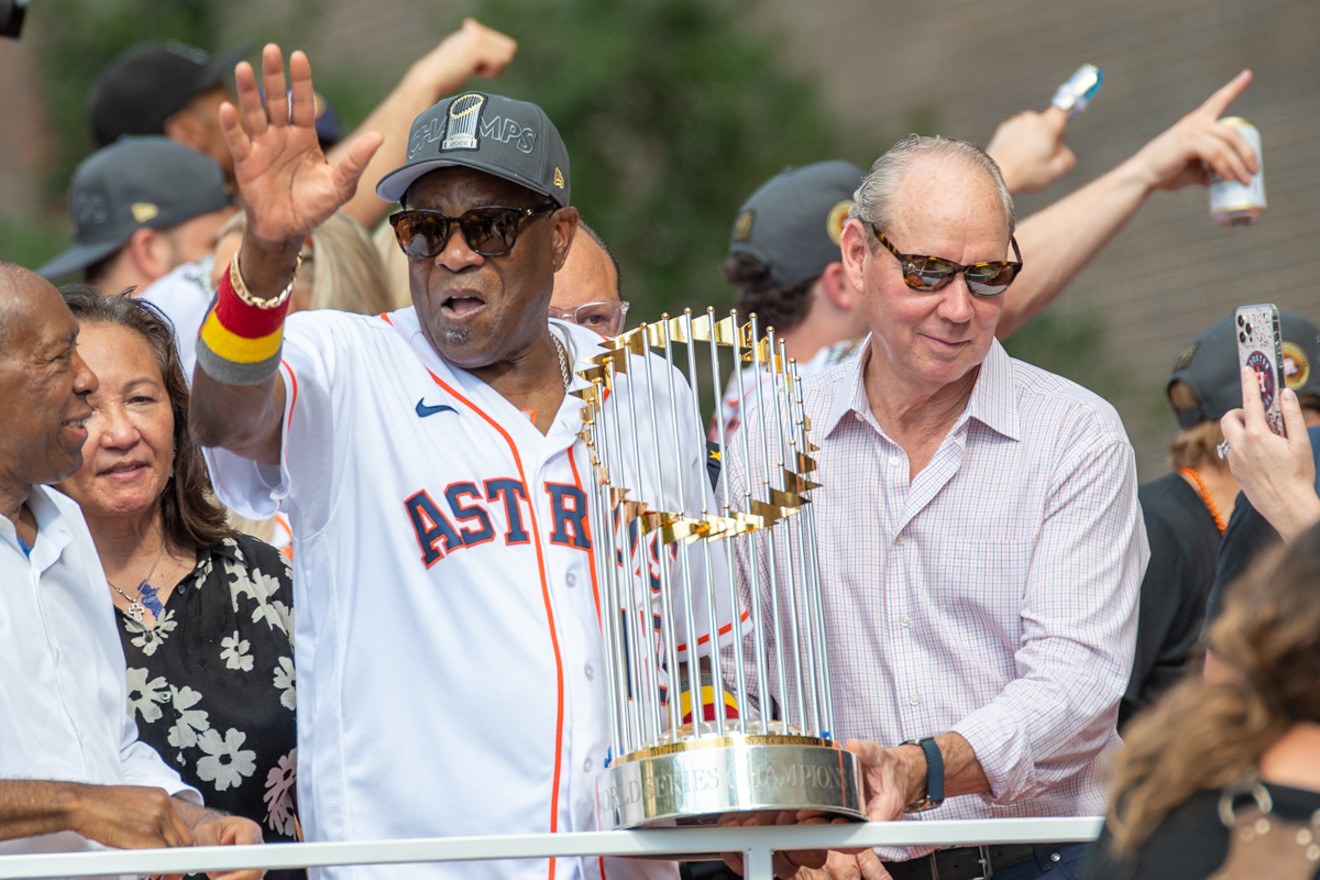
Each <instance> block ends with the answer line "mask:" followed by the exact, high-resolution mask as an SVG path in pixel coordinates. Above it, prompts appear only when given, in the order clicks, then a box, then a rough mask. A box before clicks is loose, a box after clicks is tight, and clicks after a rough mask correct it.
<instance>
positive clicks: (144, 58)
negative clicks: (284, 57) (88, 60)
mask: <svg viewBox="0 0 1320 880" xmlns="http://www.w3.org/2000/svg"><path fill="white" fill-rule="evenodd" d="M250 51H251V47H250V46H247V45H243V46H236V47H234V48H233V49H229V50H226V51H225V52H221V53H220V54H218V55H216V56H215V57H214V58H212V57H211V56H210V55H207V54H206V53H205V52H203V51H202V50H201V49H198V48H195V47H193V46H189V45H186V44H184V43H175V42H171V43H164V44H161V43H144V44H142V45H138V46H134V47H133V48H131V49H129V50H128V51H126V52H124V53H122V54H121V55H119V56H118V57H117V58H115V60H114V61H111V62H110V64H109V66H107V67H106V69H105V70H103V71H101V75H100V76H99V77H97V78H96V83H95V84H94V85H93V86H92V96H91V106H90V113H91V123H92V140H93V141H95V142H96V145H97V146H98V147H104V146H106V145H108V144H112V143H114V142H115V141H117V140H119V138H121V137H123V136H124V135H131V134H164V133H165V120H167V119H169V118H170V117H171V116H173V115H174V114H175V113H178V112H179V111H180V110H182V109H183V106H184V105H185V104H187V103H188V102H189V101H191V100H192V99H193V98H195V97H197V96H198V95H200V94H202V93H203V92H207V91H210V90H211V89H213V88H215V87H216V86H218V85H220V84H221V83H222V82H224V80H225V75H226V74H227V73H228V72H229V71H231V70H233V69H234V65H235V64H237V63H238V62H239V61H241V60H243V58H244V57H246V56H247V55H248V54H249V52H250Z"/></svg>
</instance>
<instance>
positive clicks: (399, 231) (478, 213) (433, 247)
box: [390, 202, 559, 260]
mask: <svg viewBox="0 0 1320 880" xmlns="http://www.w3.org/2000/svg"><path fill="white" fill-rule="evenodd" d="M557 207H559V206H558V205H556V204H555V203H554V202H546V203H545V204H544V205H537V206H535V207H532V208H504V207H500V206H491V207H488V208H473V209H472V210H470V211H464V212H463V214H462V215H460V216H458V217H449V216H447V215H445V214H441V213H440V212H439V211H427V210H421V209H418V210H412V211H399V212H397V213H394V214H391V215H390V225H391V226H393V227H394V237H395V238H396V239H398V241H399V247H401V248H403V252H404V253H405V254H407V255H408V256H409V257H410V258H412V259H414V260H429V259H431V258H433V257H435V256H438V255H439V254H440V252H441V251H443V250H444V249H445V246H446V245H447V244H449V235H450V233H451V232H452V231H453V224H454V223H457V224H458V229H459V231H460V232H462V233H463V240H464V241H465V242H467V246H468V247H469V248H471V249H472V251H473V253H477V254H480V255H481V256H483V257H502V256H504V255H505V254H507V253H508V252H509V251H511V250H513V243H514V242H515V241H517V240H518V227H519V226H520V225H521V224H522V222H523V220H525V219H526V218H528V217H531V216H533V215H535V214H543V213H545V212H546V211H553V210H554V209H555V208H557Z"/></svg>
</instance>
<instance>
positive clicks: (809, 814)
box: [719, 810, 854, 878]
mask: <svg viewBox="0 0 1320 880" xmlns="http://www.w3.org/2000/svg"><path fill="white" fill-rule="evenodd" d="M847 821H848V820H847V819H842V818H839V817H837V816H829V815H826V814H824V813H821V812H819V811H818V810H760V811H757V812H754V813H725V814H724V816H723V817H722V818H721V819H720V821H719V824H720V825H722V826H724V827H726V828H732V827H739V826H741V827H747V828H750V827H757V826H761V825H826V824H835V823H840V822H847ZM829 855H831V853H830V852H829V851H828V850H823V849H810V850H795V851H782V852H779V851H776V852H775V854H774V871H775V876H776V877H785V878H787V877H796V876H798V875H799V872H800V871H802V870H811V869H819V868H823V867H824V866H825V864H826V858H827V857H828V856H829ZM720 858H722V859H724V863H725V864H726V865H728V866H729V867H730V868H732V869H733V870H734V871H736V872H737V873H738V874H742V873H743V854H742V853H740V852H734V853H721V854H720ZM848 858H854V857H853V856H851V855H850V856H848Z"/></svg>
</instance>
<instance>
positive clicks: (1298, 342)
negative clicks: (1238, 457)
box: [1118, 312, 1320, 732]
mask: <svg viewBox="0 0 1320 880" xmlns="http://www.w3.org/2000/svg"><path fill="white" fill-rule="evenodd" d="M1279 326H1280V327H1281V328H1282V334H1281V338H1280V340H1279V346H1278V348H1279V349H1280V350H1281V351H1282V352H1283V354H1282V357H1281V361H1282V367H1283V373H1284V378H1285V381H1284V383H1283V384H1284V386H1285V387H1288V386H1289V383H1291V390H1292V393H1294V394H1301V395H1303V396H1304V399H1306V400H1308V401H1311V402H1313V403H1315V404H1317V405H1320V374H1317V373H1315V372H1314V371H1313V370H1312V368H1311V364H1313V363H1316V362H1317V359H1318V358H1320V341H1318V339H1317V337H1320V329H1317V328H1316V325H1315V324H1313V323H1311V321H1309V320H1307V319H1306V318H1305V317H1304V316H1302V315H1299V314H1297V313H1295V312H1282V313H1280V315H1279ZM1238 329H1239V328H1238V326H1237V325H1236V323H1235V319H1234V317H1233V316H1230V317H1228V318H1226V319H1224V320H1223V321H1220V322H1219V323H1217V324H1215V325H1214V326H1213V327H1210V328H1209V329H1207V330H1204V331H1203V332H1201V333H1199V334H1198V335H1197V336H1196V337H1194V338H1193V339H1192V340H1191V341H1190V342H1189V343H1188V345H1187V347H1186V348H1184V349H1183V350H1182V352H1181V353H1180V354H1179V355H1178V357H1177V359H1176V360H1175V362H1174V365H1173V372H1172V374H1171V375H1170V377H1169V384H1168V389H1167V391H1168V398H1169V403H1170V405H1171V406H1172V407H1173V411H1174V414H1175V415H1176V416H1177V418H1178V424H1179V426H1180V430H1179V432H1178V434H1177V435H1176V436H1175V437H1174V439H1173V440H1172V442H1170V444H1169V450H1168V451H1169V465H1170V468H1171V470H1170V472H1169V473H1167V474H1165V475H1164V476H1162V477H1159V478H1157V479H1154V480H1152V481H1150V482H1148V483H1146V484H1145V485H1143V486H1142V487H1141V488H1140V490H1139V491H1138V497H1139V498H1140V500H1141V510H1142V517H1143V519H1144V520H1145V524H1146V533H1147V536H1148V538H1149V540H1150V553H1151V557H1150V564H1149V565H1148V566H1147V569H1146V574H1145V577H1144V578H1143V580H1142V583H1141V599H1140V614H1139V615H1138V624H1137V647H1136V654H1135V657H1134V659H1133V666H1132V678H1131V680H1130V681H1129V682H1128V688H1127V691H1126V693H1125V694H1124V695H1123V700H1122V702H1121V703H1120V704H1119V710H1118V727H1119V730H1120V732H1124V731H1125V730H1126V728H1127V725H1128V723H1129V722H1130V721H1131V720H1132V718H1133V717H1134V716H1135V715H1136V714H1138V713H1139V712H1140V711H1142V710H1144V709H1145V708H1147V707H1149V706H1150V705H1152V704H1154V703H1155V702H1156V701H1157V700H1158V699H1159V698H1160V697H1161V696H1162V695H1163V694H1164V693H1165V692H1166V691H1167V690H1168V689H1169V688H1170V687H1172V686H1173V685H1174V684H1175V683H1177V681H1178V680H1179V679H1181V678H1183V676H1184V673H1185V672H1186V671H1187V670H1188V668H1189V667H1190V664H1192V663H1199V662H1200V661H1199V653H1198V645H1199V643H1200V641H1201V629H1202V625H1203V623H1204V621H1205V609H1206V602H1207V600H1208V598H1209V594H1210V589H1211V585H1212V584H1213V583H1214V580H1215V564H1216V560H1217V559H1218V558H1219V548H1220V545H1221V543H1222V542H1223V536H1224V532H1225V530H1226V528H1227V524H1228V520H1229V518H1230V517H1231V516H1232V515H1233V511H1234V507H1235V503H1236V501H1237V499H1238V497H1239V496H1238V490H1239V486H1238V481H1237V479H1236V478H1235V477H1234V475H1233V473H1232V472H1231V471H1230V470H1229V468H1228V465H1227V464H1226V463H1225V462H1224V461H1223V460H1222V459H1221V458H1220V457H1219V455H1218V451H1217V450H1218V448H1219V446H1220V443H1221V442H1222V441H1223V434H1222V433H1221V431H1220V424H1219V420H1220V418H1221V417H1223V416H1224V415H1225V414H1226V413H1228V412H1230V411H1232V410H1235V409H1237V408H1238V407H1239V405H1240V404H1241V402H1242V399H1243V398H1242V395H1243V390H1242V380H1241V378H1240V377H1239V376H1238V372H1237V364H1238V362H1239V358H1238V356H1237V348H1238V346H1237V339H1236V334H1237V331H1238Z"/></svg>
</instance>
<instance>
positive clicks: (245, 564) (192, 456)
mask: <svg viewBox="0 0 1320 880" xmlns="http://www.w3.org/2000/svg"><path fill="white" fill-rule="evenodd" d="M63 293H64V299H65V301H66V302H67V303H68V304H69V308H70V309H71V310H72V311H73V314H74V316H75V317H76V318H77V319H78V324H79V335H78V352H79V354H80V355H82V357H83V359H84V360H85V361H86V362H87V364H88V366H90V367H91V369H92V371H93V372H94V373H96V375H97V377H98V378H99V380H100V381H99V385H98V387H97V389H96V391H94V392H93V393H92V395H91V396H90V398H89V403H90V404H91V406H92V409H93V415H92V417H91V419H90V420H89V421H88V423H87V431H88V435H87V439H86V441H85V442H84V443H83V466H82V468H81V469H80V470H79V471H78V472H77V473H76V474H74V475H73V476H72V477H70V478H69V479H67V480H65V481H64V482H63V483H60V484H59V486H58V487H57V488H59V489H60V491H62V492H64V493H65V494H66V495H68V496H69V497H70V498H72V499H73V500H74V501H76V502H78V504H79V506H80V507H81V508H82V512H83V516H84V518H85V519H86V520H87V526H88V528H89V529H90V531H91V534H92V539H93V541H94V542H95V543H96V550H97V553H98V554H99V556H100V557H101V565H102V567H103V568H104V569H105V575H106V581H107V584H106V589H107V590H108V591H109V592H110V595H111V599H112V600H113V602H114V605H115V608H116V609H117V611H118V615H117V616H118V622H119V635H120V639H121V641H122V642H123V645H124V654H125V659H126V660H127V661H128V664H127V665H128V679H129V702H130V705H131V707H132V710H133V714H134V717H135V720H136V721H137V724H138V730H139V734H140V736H141V738H142V740H143V741H144V742H146V743H149V744H150V745H151V746H153V747H154V748H155V749H156V750H157V751H158V752H160V754H161V756H162V757H163V758H164V759H165V760H166V761H167V762H168V763H170V764H171V765H173V766H174V768H175V769H176V770H178V771H179V774H180V775H181V776H182V777H183V779H184V781H185V782H187V783H189V784H190V785H193V786H195V787H196V788H197V789H198V790H199V791H201V793H202V796H203V798H204V799H205V801H206V804H207V805H208V806H213V807H216V808H218V809H221V810H225V811H227V812H230V813H233V814H235V815H239V816H246V817H248V818H250V819H252V820H253V821H255V822H257V823H258V824H260V825H261V826H262V830H263V832H264V833H265V836H266V839H267V841H279V840H286V841H287V840H293V839H295V837H296V830H297V822H296V819H295V816H294V811H293V783H294V776H295V773H294V768H295V759H296V753H295V734H294V674H293V645H292V636H293V622H292V615H291V603H292V599H291V585H290V576H289V566H288V563H287V562H286V561H285V559H284V557H283V556H281V555H280V553H279V552H278V551H276V550H275V549H274V548H272V547H270V546H268V545H266V544H263V543H261V542H260V541H258V540H256V539H255V538H250V537H248V536H245V535H240V534H237V533H235V532H234V531H233V530H232V529H231V528H230V527H229V526H228V525H226V523H225V510H224V508H223V507H221V506H220V504H219V503H218V502H217V501H216V500H215V498H214V495H213V494H212V487H211V480H210V477H209V475H208V473H207V469H206V462H205V461H204V459H203V458H202V453H201V450H200V449H199V448H198V447H197V445H196V444H195V443H194V442H193V441H192V439H191V438H190V437H189V435H188V385H187V383H186V382H185V381H184V378H183V373H182V372H181V370H180V369H179V360H178V353H177V349H176V348H175V344H174V336H173V332H172V330H171V329H170V326H169V324H168V323H167V321H166V320H165V319H164V318H163V317H162V316H161V315H160V314H159V313H158V312H156V311H155V309H153V308H152V307H151V306H149V305H147V304H145V303H143V302H140V301H138V300H134V299H131V298H130V297H129V296H128V295H127V294H121V295H119V296H112V297H102V296H100V295H99V294H98V293H97V292H96V290H95V289H94V288H91V287H89V286H86V285H71V286H69V287H66V288H64V291H63ZM295 874H296V875H298V876H301V875H302V874H303V872H301V871H299V872H270V874H269V876H271V877H279V876H284V877H289V876H295Z"/></svg>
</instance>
